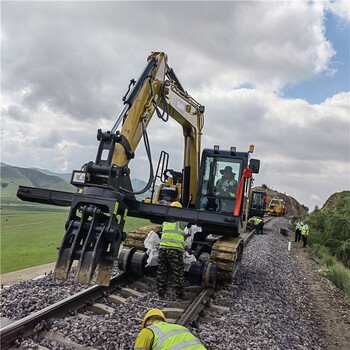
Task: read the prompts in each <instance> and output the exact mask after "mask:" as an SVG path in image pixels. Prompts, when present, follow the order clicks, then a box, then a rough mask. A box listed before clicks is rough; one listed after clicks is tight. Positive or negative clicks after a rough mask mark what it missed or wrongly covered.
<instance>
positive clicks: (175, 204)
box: [170, 202, 182, 208]
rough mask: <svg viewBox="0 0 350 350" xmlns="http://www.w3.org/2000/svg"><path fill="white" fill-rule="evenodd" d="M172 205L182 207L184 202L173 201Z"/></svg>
mask: <svg viewBox="0 0 350 350" xmlns="http://www.w3.org/2000/svg"><path fill="white" fill-rule="evenodd" d="M170 206H171V207H177V208H182V204H181V203H180V202H172V203H171V204H170Z"/></svg>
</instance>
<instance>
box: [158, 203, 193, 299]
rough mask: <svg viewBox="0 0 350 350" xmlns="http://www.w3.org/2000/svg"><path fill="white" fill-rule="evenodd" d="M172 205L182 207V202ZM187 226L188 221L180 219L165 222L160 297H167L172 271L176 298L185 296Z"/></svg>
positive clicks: (159, 287)
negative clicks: (183, 221)
mask: <svg viewBox="0 0 350 350" xmlns="http://www.w3.org/2000/svg"><path fill="white" fill-rule="evenodd" d="M170 206H171V207H177V208H182V205H181V203H180V202H173V203H171V205H170ZM186 226H187V223H182V222H180V221H176V222H167V221H165V222H163V225H162V235H161V239H160V243H159V252H158V268H157V292H158V296H159V298H160V299H164V298H165V293H166V291H167V284H168V276H169V275H170V274H171V273H172V274H173V275H174V289H175V293H176V299H178V300H181V299H184V298H185V294H184V260H183V253H184V247H185V236H184V228H185V227H186Z"/></svg>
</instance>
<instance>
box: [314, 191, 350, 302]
mask: <svg viewBox="0 0 350 350" xmlns="http://www.w3.org/2000/svg"><path fill="white" fill-rule="evenodd" d="M307 222H308V224H309V226H310V235H309V238H308V240H309V243H310V245H311V246H312V247H313V249H315V251H316V252H317V253H318V254H319V256H320V257H321V258H322V259H323V261H324V263H325V266H326V268H325V270H324V274H325V275H326V276H327V277H329V278H330V279H331V280H332V281H333V283H335V284H336V285H337V286H338V287H340V288H341V289H343V290H345V291H347V293H348V294H349V295H350V191H343V192H339V193H334V194H333V195H332V196H330V197H329V198H328V199H327V201H326V202H325V204H324V205H323V207H322V208H321V209H317V210H314V211H313V212H312V214H311V215H310V217H309V218H308V220H307Z"/></svg>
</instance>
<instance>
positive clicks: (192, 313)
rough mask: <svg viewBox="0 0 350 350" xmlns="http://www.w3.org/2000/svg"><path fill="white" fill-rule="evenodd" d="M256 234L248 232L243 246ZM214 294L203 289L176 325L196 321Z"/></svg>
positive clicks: (236, 268) (211, 290)
mask: <svg viewBox="0 0 350 350" xmlns="http://www.w3.org/2000/svg"><path fill="white" fill-rule="evenodd" d="M270 220H272V218H269V219H268V220H266V221H265V222H268V221H270ZM254 234H255V229H253V230H252V231H248V232H246V233H245V237H244V238H243V244H244V245H246V244H248V242H249V241H250V239H251V238H252V237H253V235H254ZM238 264H239V262H238V263H237V264H236V266H235V269H234V271H233V276H235V275H236V273H237V270H238ZM213 293H214V289H202V290H201V291H200V293H199V294H198V295H197V297H196V298H195V299H194V300H193V301H192V302H191V303H190V305H189V306H188V308H187V309H186V310H185V312H184V313H183V314H182V316H181V317H180V318H179V319H178V320H177V321H176V324H179V325H181V326H186V325H187V324H189V323H190V322H191V321H194V320H195V319H197V317H198V314H199V313H200V312H201V311H202V310H203V309H204V307H205V304H206V301H207V300H208V299H209V298H210V296H211V295H212V294H213Z"/></svg>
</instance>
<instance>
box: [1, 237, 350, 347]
mask: <svg viewBox="0 0 350 350" xmlns="http://www.w3.org/2000/svg"><path fill="white" fill-rule="evenodd" d="M289 239H290V240H291V241H292V247H291V254H293V255H294V256H295V258H296V259H297V261H298V263H299V266H300V268H301V271H302V273H303V274H304V276H305V285H306V287H307V289H308V290H309V293H310V302H311V303H312V305H313V306H314V310H315V312H316V313H317V314H318V315H319V318H320V320H321V325H320V333H321V334H323V338H324V341H325V344H326V345H327V349H328V350H348V349H349V348H350V345H349V344H350V298H348V297H346V296H345V295H344V294H343V293H342V292H341V291H340V290H339V289H338V288H336V287H335V286H334V285H333V284H332V283H331V282H330V281H329V280H327V279H326V278H324V277H322V276H321V275H320V274H319V273H318V271H319V270H320V269H321V264H320V261H319V260H318V258H317V257H316V256H315V254H314V253H313V252H312V251H311V249H310V248H308V247H306V248H303V247H302V245H301V243H300V242H298V243H295V242H294V237H292V235H291V234H290V237H289ZM53 268H54V263H51V264H46V265H42V266H37V267H33V268H28V269H24V270H20V271H17V272H10V273H7V274H3V275H1V276H0V278H1V285H3V286H6V285H11V284H15V283H19V282H20V281H26V280H30V279H33V278H36V277H38V276H43V275H45V274H48V273H51V272H52V271H53Z"/></svg>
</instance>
